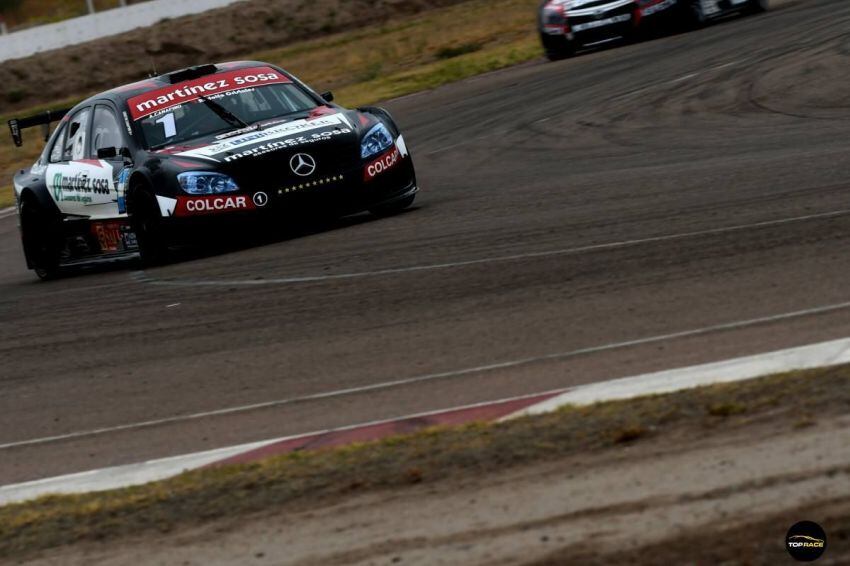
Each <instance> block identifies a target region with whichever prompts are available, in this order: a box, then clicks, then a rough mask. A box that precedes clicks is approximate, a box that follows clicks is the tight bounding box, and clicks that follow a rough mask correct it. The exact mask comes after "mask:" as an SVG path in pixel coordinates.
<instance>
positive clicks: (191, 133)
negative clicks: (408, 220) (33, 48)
mask: <svg viewBox="0 0 850 566" xmlns="http://www.w3.org/2000/svg"><path fill="white" fill-rule="evenodd" d="M332 102H333V95H332V94H331V93H325V94H322V95H319V94H317V93H315V92H314V91H313V90H311V89H310V88H309V87H307V86H306V85H304V84H303V83H302V82H300V81H299V80H298V79H297V78H295V77H294V76H292V75H291V74H289V73H287V72H286V71H284V70H283V69H280V68H278V67H275V66H274V65H269V64H267V63H259V62H254V61H247V62H246V61H243V62H231V63H221V64H217V65H201V66H197V67H191V68H188V69H183V70H180V71H176V72H173V73H168V74H165V75H161V76H159V77H156V78H151V79H147V80H143V81H141V82H137V83H134V84H130V85H126V86H123V87H119V88H117V89H114V90H110V91H108V92H104V93H102V94H99V95H96V96H93V97H91V98H89V99H88V100H85V101H83V102H81V103H80V104H78V105H77V106H75V107H74V108H71V109H69V110H60V111H56V112H46V113H44V114H40V115H37V116H32V117H29V118H22V119H16V120H11V121H10V122H9V127H10V129H11V132H12V137H13V138H14V141H15V143H16V145H18V146H20V145H21V143H22V139H21V132H22V130H23V129H25V128H29V127H34V126H38V125H42V126H44V127H45V129H46V131H47V129H48V128H49V124H50V123H51V122H53V121H57V120H58V121H60V124H59V126H58V128H56V130H55V131H54V132H53V134H52V135H50V136H49V138H48V139H47V144H46V146H45V148H44V151H43V152H42V154H41V157H40V158H39V159H38V161H37V162H36V163H35V164H34V165H33V166H32V167H30V168H29V169H28V170H22V171H20V173H19V174H17V175H16V176H15V178H14V185H15V194H16V197H17V206H18V212H19V217H20V226H21V237H22V240H23V247H24V252H25V254H26V261H27V265H28V267H29V268H31V269H33V270H35V272H36V273H37V274H38V275H39V277H42V278H50V277H53V276H55V275H56V274H57V273H59V272H60V270H61V269H63V268H65V267H68V266H73V265H77V264H90V263H93V262H100V261H105V260H108V261H112V260H115V259H119V258H123V257H128V256H132V255H135V254H140V255H141V258H142V260H143V261H144V262H145V263H146V264H156V263H160V262H162V261H163V260H164V259H165V258H166V257H167V254H168V251H169V249H170V248H171V247H172V246H173V244H174V243H175V241H179V240H180V238H181V237H182V236H184V235H186V234H189V233H192V232H194V231H197V230H202V229H203V228H205V227H207V226H210V225H212V226H213V227H215V226H220V225H221V224H222V223H227V224H228V225H231V226H235V225H237V224H238V221H239V220H240V219H241V220H247V222H248V223H250V224H255V223H256V222H255V221H256V220H260V219H264V220H268V221H269V222H270V223H278V224H280V223H284V222H286V220H287V219H289V218H297V217H301V216H303V215H304V214H306V213H308V212H309V211H321V212H322V213H323V214H326V213H331V214H335V215H344V214H349V213H354V212H359V211H364V210H369V211H371V212H372V213H374V214H377V215H388V214H393V213H396V212H399V211H401V210H403V209H405V208H407V207H409V206H410V205H411V204H412V203H413V200H414V198H415V196H416V193H417V191H418V187H417V184H416V174H415V172H414V168H413V162H412V159H411V156H410V154H409V152H408V149H407V146H406V144H405V141H404V138H403V136H402V135H401V134H400V132H399V130H398V127H397V126H396V124H395V122H394V121H393V119H392V117H391V116H390V115H389V113H387V112H386V111H385V110H383V109H381V108H374V107H368V108H360V109H358V110H346V109H344V108H341V107H340V106H337V105H335V104H333V103H332Z"/></svg>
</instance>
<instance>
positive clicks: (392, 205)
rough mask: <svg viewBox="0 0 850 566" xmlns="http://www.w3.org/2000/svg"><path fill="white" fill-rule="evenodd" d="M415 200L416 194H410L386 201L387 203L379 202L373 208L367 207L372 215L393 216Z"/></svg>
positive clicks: (408, 206)
mask: <svg viewBox="0 0 850 566" xmlns="http://www.w3.org/2000/svg"><path fill="white" fill-rule="evenodd" d="M415 200H416V195H410V196H409V197H404V198H402V199H399V200H394V201H392V202H388V203H387V204H380V205H378V206H375V207H373V208H370V209H369V212H370V213H372V214H373V215H374V216H378V217H382V218H383V217H387V216H393V215H396V214H399V213H401V212H402V211H404V210H405V209H407V208H410V205H412V204H413V201H415Z"/></svg>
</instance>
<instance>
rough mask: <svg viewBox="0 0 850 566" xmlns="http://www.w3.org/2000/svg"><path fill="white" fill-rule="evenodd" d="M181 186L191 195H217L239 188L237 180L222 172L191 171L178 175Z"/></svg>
mask: <svg viewBox="0 0 850 566" xmlns="http://www.w3.org/2000/svg"><path fill="white" fill-rule="evenodd" d="M177 181H178V182H179V183H180V188H182V189H183V190H184V191H185V192H187V193H189V194H190V195H217V194H220V193H232V192H235V191H238V190H239V185H237V184H236V181H234V180H233V179H231V178H230V177H228V176H227V175H222V174H221V173H200V172H197V171H191V172H189V173H180V174H179V175H177Z"/></svg>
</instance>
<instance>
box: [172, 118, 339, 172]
mask: <svg viewBox="0 0 850 566" xmlns="http://www.w3.org/2000/svg"><path fill="white" fill-rule="evenodd" d="M344 123H345V122H344V121H343V120H342V119H341V117H340V116H339V115H337V114H335V115H333V116H323V117H321V118H316V119H314V120H295V121H294V122H287V123H286V124H281V125H280V126H274V127H271V128H268V129H266V130H259V131H257V132H252V133H250V134H246V135H243V136H238V137H235V138H231V139H228V140H225V141H221V142H218V143H215V144H212V145H208V146H205V147H201V148H198V149H193V150H190V151H184V152H182V153H180V154H179V155H181V156H183V157H200V158H202V159H210V160H212V161H219V159H217V157H219V156H221V155H222V154H224V153H227V152H236V151H239V150H240V149H243V148H247V147H248V146H251V145H254V144H256V143H259V142H269V141H273V140H277V139H280V138H285V137H288V136H292V135H294V134H299V133H302V132H310V131H312V130H318V129H320V128H330V127H333V126H339V125H341V124H344Z"/></svg>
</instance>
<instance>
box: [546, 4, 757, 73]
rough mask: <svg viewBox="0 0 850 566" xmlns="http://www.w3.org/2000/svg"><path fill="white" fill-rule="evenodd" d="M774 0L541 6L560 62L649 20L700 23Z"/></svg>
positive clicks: (549, 49)
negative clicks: (585, 47) (586, 47)
mask: <svg viewBox="0 0 850 566" xmlns="http://www.w3.org/2000/svg"><path fill="white" fill-rule="evenodd" d="M768 3H769V0H545V1H544V2H543V3H542V4H541V6H540V10H539V14H538V16H539V17H538V23H539V26H538V27H539V31H540V39H541V41H542V43H543V48H544V50H545V51H546V56H547V57H548V58H549V59H550V60H552V61H556V60H558V59H564V58H567V57H571V56H573V55H575V53H576V51H577V50H578V49H580V48H581V47H584V46H589V45H594V44H597V43H603V42H608V41H612V40H617V39H627V40H628V39H632V38H634V37H637V36H638V35H639V32H641V31H643V30H644V28H645V27H647V25H648V24H650V25H653V27H657V26H659V25H660V26H669V27H671V28H673V29H677V28H678V29H682V28H693V27H699V26H702V25H704V24H706V23H708V22H709V21H710V20H712V19H715V18H719V17H722V16H726V15H729V14H733V13H742V12H762V11H764V10H766V9H767V8H768Z"/></svg>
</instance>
